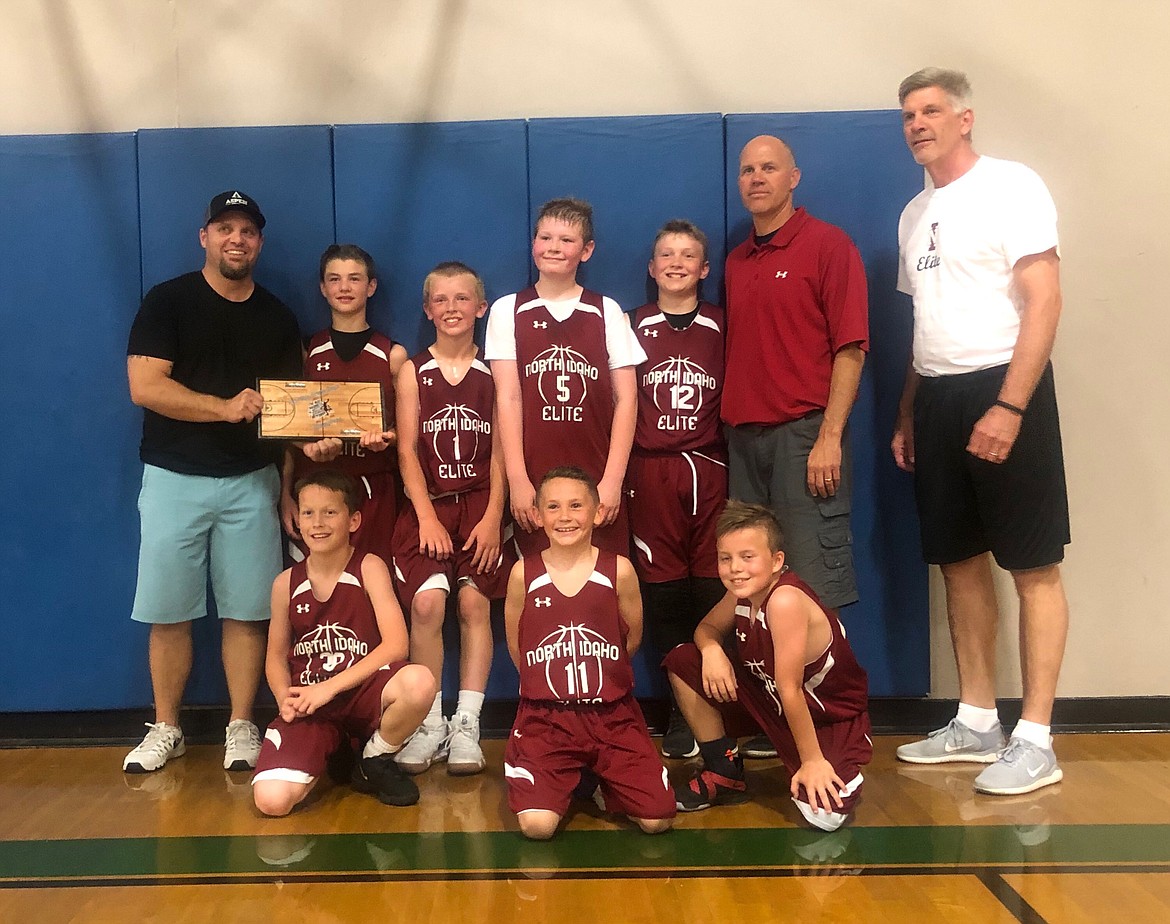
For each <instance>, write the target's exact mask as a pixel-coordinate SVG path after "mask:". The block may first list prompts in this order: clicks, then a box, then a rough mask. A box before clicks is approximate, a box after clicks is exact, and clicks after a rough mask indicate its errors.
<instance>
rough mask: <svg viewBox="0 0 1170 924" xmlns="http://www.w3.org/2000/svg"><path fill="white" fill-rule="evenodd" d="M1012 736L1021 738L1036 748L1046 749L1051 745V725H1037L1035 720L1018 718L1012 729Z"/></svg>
mask: <svg viewBox="0 0 1170 924" xmlns="http://www.w3.org/2000/svg"><path fill="white" fill-rule="evenodd" d="M1012 737H1013V738H1023V739H1024V740H1025V741H1027V742H1030V743H1031V744H1034V745H1036V747H1038V748H1045V749H1048V748H1051V747H1052V726H1051V725H1037V724H1036V723H1035V722H1029V721H1027V720H1026V719H1020V721H1019V722H1017V723H1016V727H1015V728H1014V729H1012Z"/></svg>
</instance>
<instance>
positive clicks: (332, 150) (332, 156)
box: [329, 125, 337, 244]
mask: <svg viewBox="0 0 1170 924" xmlns="http://www.w3.org/2000/svg"><path fill="white" fill-rule="evenodd" d="M329 190H330V200H331V202H330V205H331V211H332V212H333V237H332V238H331V240H332V241H333V243H335V244H336V243H337V126H336V125H330V126H329Z"/></svg>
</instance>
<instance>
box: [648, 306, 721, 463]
mask: <svg viewBox="0 0 1170 924" xmlns="http://www.w3.org/2000/svg"><path fill="white" fill-rule="evenodd" d="M634 334H635V335H636V336H637V338H638V342H639V343H640V344H642V348H643V349H644V350H645V351H646V356H647V360H646V362H644V363H642V365H640V366H639V367H638V429H637V431H636V432H635V434H634V445H635V446H636V447H638V449H640V450H644V451H647V452H687V451H690V450H703V449H716V448H721V447H722V446H723V431H722V430H721V429H720V421H719V401H720V397H721V396H722V394H723V309H722V308H719V307H718V306H716V305H712V304H709V303H708V302H703V303H702V304H700V305H699V312H698V314H696V315H695V317H694V319H693V320H692V321H691V323H690V324H689V325H687V327H686V328H685V329H684V330H675V329H674V328H673V327H671V326H670V323H669V322H668V321H667V320H666V315H664V314H663V313H662V312H661V311H659V309H658V306H657V305H654V304H650V305H643V306H642V307H641V308H639V309H638V310H637V311H636V312H634Z"/></svg>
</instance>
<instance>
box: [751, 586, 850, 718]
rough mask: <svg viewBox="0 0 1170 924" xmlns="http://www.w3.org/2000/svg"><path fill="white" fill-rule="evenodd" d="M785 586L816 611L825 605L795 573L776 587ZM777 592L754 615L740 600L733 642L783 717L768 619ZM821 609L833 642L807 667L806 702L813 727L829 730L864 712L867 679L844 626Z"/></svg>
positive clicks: (774, 588)
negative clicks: (801, 594) (803, 596)
mask: <svg viewBox="0 0 1170 924" xmlns="http://www.w3.org/2000/svg"><path fill="white" fill-rule="evenodd" d="M783 586H791V587H796V588H797V589H798V590H802V591H804V593H806V594H808V595H809V596H810V597H811V598H812V599H813V602H815V603H816V604H817V606H821V601H820V600H818V599H817V595H816V594H815V593H814V592H813V590H812V588H811V587H809V586H808V585H807V584H806V583H804V581H802V580H801V579H800V578H798V577H797V576H796V575H794V574H793V573H792V572H790V571H786V572H785V573H784V574H782V575H781V576H780V580H779V582H778V583H777V584H776V587H783ZM776 587H773V588H772V590H771V591H769V593H768V596H767V597H765V598H764V605H763V606H762V607H761V608H760V609H759V610H757V611H756V612H755V613H753V612H752V605H751V603H750V602H749V601H747V600H740V601H739V603H738V604H737V606H736V608H735V638H736V642H737V643H738V646H739V656H740V659H741V660H742V661H743V664H744V666H745V667H746V668H747V669H748V670H749V671H750V672H751V674H752V676H754V677H756V678H757V679H758V680H759V681H760V682H761V683H762V684H763V685H764V691H765V692H766V693H767V694H768V698H769V699H770V700H771V702H772V704H773V705H774V706H775V708H776V713H777V714H778V715H783V709H782V708H781V703H780V693H779V690H778V689H777V688H776V658H775V650H774V649H773V647H772V632H771V630H770V629H769V628H768V625H767V622H766V620H765V619H764V613H765V612H766V611H767V608H768V599H769V598H771V596H772V594H774V593H775V592H776ZM821 610H822V611H824V613H825V618H826V619H828V620H829V628H830V629H831V630H832V633H833V637H832V641H830V642H829V647H828V648H827V649H825V651H824V653H823V654H821V655H820V656H819V657H817V658H816V659H815V660H814V661H812V662H811V663H810V664H806V665H805V666H804V681H803V683H804V700H805V702H806V703H808V711H809V715H811V716H812V720H813V724H815V725H828V724H831V723H833V722H839V721H841V720H843V719H848V718H852V717H853V716H855V715H857V714H858V713H861V712H864V711H865V710H866V708H867V705H868V702H869V680H868V678H867V677H866V676H865V670H864V669H863V668H862V667H861V665H860V664H858V663H857V659H856V658H855V657H854V656H853V649H852V648H850V647H849V642H848V641H846V639H845V630H844V628H842V626H841V623H840V621H839V620H838V619H837V617H836V616H834V615H833V614H832V613H830V612H829V611H828V610H825V608H824V607H823V606H821Z"/></svg>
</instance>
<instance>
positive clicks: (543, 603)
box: [532, 597, 552, 606]
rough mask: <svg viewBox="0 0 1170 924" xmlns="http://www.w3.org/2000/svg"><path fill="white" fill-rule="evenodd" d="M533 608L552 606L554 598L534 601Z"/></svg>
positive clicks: (540, 598) (542, 598)
mask: <svg viewBox="0 0 1170 924" xmlns="http://www.w3.org/2000/svg"><path fill="white" fill-rule="evenodd" d="M532 605H533V606H552V597H537V598H536V599H535V600H534V601H532Z"/></svg>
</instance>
